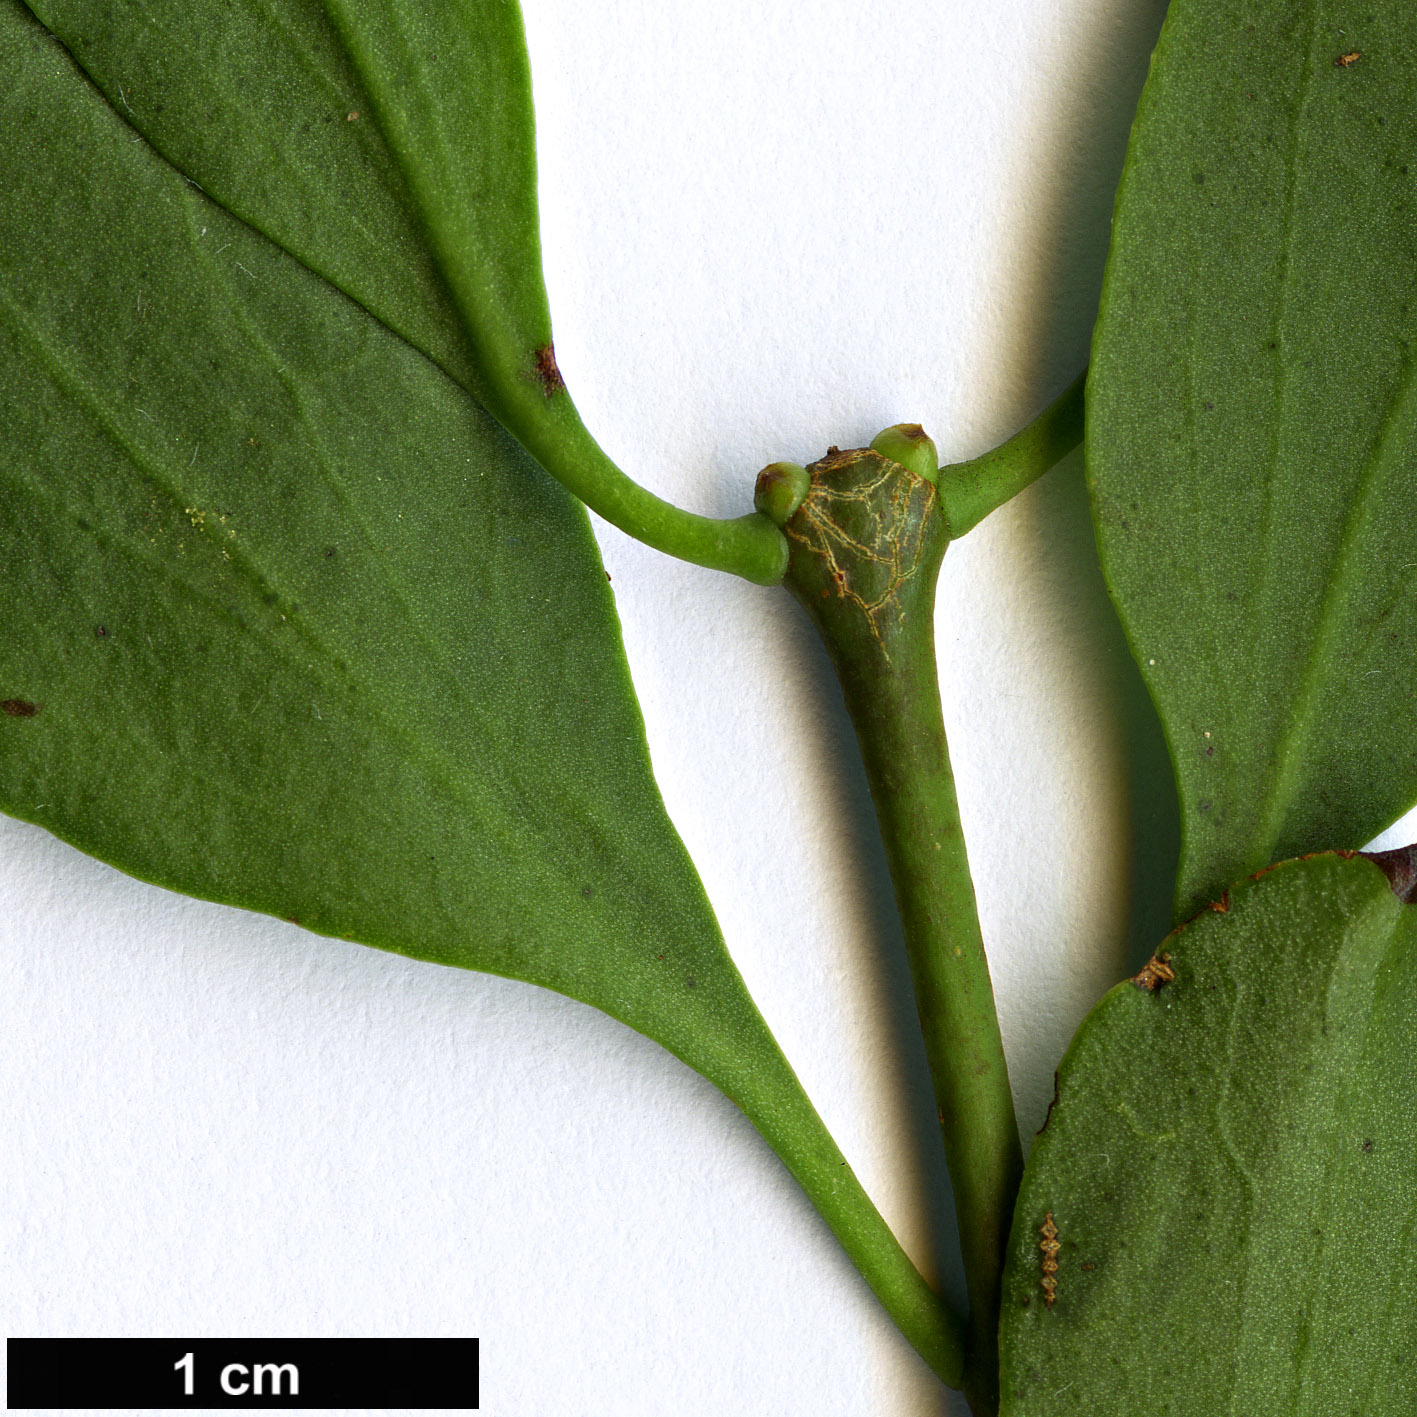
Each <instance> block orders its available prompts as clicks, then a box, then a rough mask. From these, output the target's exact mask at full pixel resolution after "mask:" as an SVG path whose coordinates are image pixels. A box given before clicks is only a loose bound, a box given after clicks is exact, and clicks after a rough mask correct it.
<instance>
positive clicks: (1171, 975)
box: [1132, 950, 1176, 994]
mask: <svg viewBox="0 0 1417 1417" xmlns="http://www.w3.org/2000/svg"><path fill="white" fill-rule="evenodd" d="M1175 977H1176V971H1175V970H1174V969H1173V968H1172V967H1171V956H1170V955H1169V954H1167V953H1166V952H1165V951H1164V950H1162V951H1160V952H1159V953H1157V954H1154V955H1152V957H1151V958H1150V959H1149V960H1147V962H1146V963H1145V964H1144V965H1142V967H1141V971H1140V972H1139V973H1138V974H1135V975H1133V976H1132V983H1133V984H1135V985H1136V986H1137V988H1138V989H1145V990H1146V992H1147V993H1148V994H1154V993H1156V991H1157V990H1158V989H1160V988H1161V987H1162V986H1163V985H1166V984H1169V983H1171V981H1172V980H1173V979H1175Z"/></svg>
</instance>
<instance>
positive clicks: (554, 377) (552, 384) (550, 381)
mask: <svg viewBox="0 0 1417 1417" xmlns="http://www.w3.org/2000/svg"><path fill="white" fill-rule="evenodd" d="M536 379H537V382H538V383H539V384H540V385H541V392H542V393H543V394H545V395H546V397H547V398H550V397H551V396H552V395H553V394H559V393H560V392H561V391H562V390H563V389H564V388H565V387H566V381H565V380H564V379H563V378H562V377H561V371H560V370H559V369H558V368H557V367H556V346H555V345H554V344H544V345H542V346H541V348H540V349H538V350H537V351H536Z"/></svg>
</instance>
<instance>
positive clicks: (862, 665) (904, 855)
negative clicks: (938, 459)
mask: <svg viewBox="0 0 1417 1417" xmlns="http://www.w3.org/2000/svg"><path fill="white" fill-rule="evenodd" d="M809 471H810V473H811V476H812V481H811V486H810V490H809V491H808V493H807V497H806V500H805V501H804V502H803V503H802V505H801V507H800V508H799V509H798V510H797V512H796V513H795V514H794V516H793V517H792V518H791V519H790V520H789V521H788V522H787V524H786V526H785V527H784V530H785V532H786V533H787V537H788V541H789V544H790V546H791V560H790V562H789V568H788V573H787V579H786V584H787V586H788V588H789V589H790V590H791V591H792V592H793V594H794V595H796V596H797V598H798V599H799V600H800V601H801V603H802V604H803V606H804V607H805V608H806V610H807V612H808V614H809V615H810V616H811V618H812V620H813V621H814V623H815V624H816V626H817V628H818V630H819V631H820V632H821V634H822V637H823V639H824V641H825V642H826V646H827V650H828V652H829V653H830V655H831V658H832V661H833V663H834V665H835V667H836V671H837V675H838V677H839V679H840V680H841V685H842V690H843V692H844V694H845V697H846V705H847V709H848V711H849V712H850V715H851V720H852V723H853V725H854V726H855V729H856V736H857V739H858V741H859V742H860V745H861V753H862V757H863V759H864V761H865V766H866V776H867V781H868V782H869V784H870V788H871V797H872V800H873V802H874V803H875V807H876V816H877V819H878V821H879V823H880V827H881V835H882V838H883V839H884V842H885V847H886V855H887V858H888V860H889V863H890V869H891V878H892V880H893V882H894V885H895V894H896V902H897V904H898V906H899V908H900V915H901V923H902V926H903V929H904V934H905V942H906V949H907V952H908V955H909V959H910V968H911V974H912V976H913V979H914V982H915V991H916V1003H917V1007H918V1009H919V1014H920V1023H921V1028H922V1030H923V1033H924V1038H925V1051H926V1056H927V1058H928V1060H929V1064H930V1072H931V1075H932V1078H933V1080H934V1088H935V1098H936V1102H937V1105H938V1107H939V1116H940V1129H941V1133H942V1135H943V1138H944V1145H945V1155H946V1159H947V1161H948V1163H949V1168H950V1178H951V1180H952V1182H953V1185H954V1192H955V1205H956V1212H957V1216H958V1223H959V1234H960V1245H961V1249H962V1251H963V1257H964V1270H965V1278H966V1281H967V1282H968V1285H969V1295H970V1319H969V1352H968V1357H967V1360H966V1372H965V1391H966V1393H967V1394H968V1396H969V1399H970V1403H971V1406H972V1407H973V1409H974V1411H975V1412H976V1413H977V1414H984V1413H992V1412H994V1411H996V1410H997V1405H998V1352H997V1347H998V1344H997V1333H998V1311H999V1285H1000V1275H1001V1271H1002V1268H1003V1258H1004V1247H1005V1244H1006V1242H1007V1240H1008V1230H1009V1222H1010V1219H1011V1216H1012V1212H1013V1202H1014V1196H1015V1194H1016V1192H1017V1190H1018V1183H1019V1178H1020V1176H1021V1175H1022V1171H1023V1157H1022V1152H1021V1149H1020V1147H1019V1138H1018V1127H1017V1123H1016V1122H1015V1119H1014V1105H1013V1094H1012V1092H1011V1091H1010V1088H1009V1079H1008V1069H1007V1065H1006V1063H1005V1061H1004V1052H1003V1044H1002V1041H1001V1039H1000V1035H999V1023H998V1016H997V1014H996V1012H995V1008H994V991H993V986H992V984H991V982H990V979H989V966H988V962H987V960H986V959H985V955H984V945H983V940H982V937H981V935H980V930H979V917H978V912H977V911H976V908H975V902H974V886H973V882H972V881H971V878H970V874H969V861H968V857H967V855H966V852H965V844H964V834H963V831H962V830H961V826H960V820H959V804H958V801H957V798H956V795H955V787H954V778H953V775H952V773H951V771H950V761H949V753H948V750H947V748H946V745H945V733H944V721H943V718H942V715H941V710H940V695H939V684H938V679H937V676H936V667H935V654H934V630H933V612H934V601H935V585H936V581H937V579H938V572H939V566H940V561H941V558H942V557H943V555H944V552H945V547H946V546H947V545H948V543H949V539H950V528H949V527H948V526H947V524H946V521H945V518H944V517H943V515H941V510H940V506H939V500H940V499H939V498H938V497H937V496H936V493H935V489H934V488H933V487H932V486H931V485H930V484H929V483H928V482H926V481H924V480H923V479H921V478H919V477H917V476H916V475H915V474H914V473H912V472H909V471H907V470H906V469H905V468H903V467H901V466H900V465H899V464H897V463H894V462H892V461H890V460H889V459H886V458H884V457H882V456H881V455H880V454H878V453H875V452H872V451H870V450H862V451H855V452H849V453H838V452H835V451H833V452H832V453H831V454H829V455H828V456H827V457H826V458H824V459H823V460H822V461H821V462H819V463H816V464H814V465H813V466H812V468H810V469H809Z"/></svg>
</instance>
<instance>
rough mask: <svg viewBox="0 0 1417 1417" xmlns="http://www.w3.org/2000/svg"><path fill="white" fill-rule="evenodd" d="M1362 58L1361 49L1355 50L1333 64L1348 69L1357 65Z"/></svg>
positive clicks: (1343, 55)
mask: <svg viewBox="0 0 1417 1417" xmlns="http://www.w3.org/2000/svg"><path fill="white" fill-rule="evenodd" d="M1362 57H1363V51H1362V50H1360V49H1355V50H1353V51H1352V53H1350V54H1340V55H1339V56H1338V58H1337V59H1335V60H1334V61H1333V62H1334V63H1335V64H1336V65H1337V66H1338V67H1339V68H1340V69H1347V68H1349V67H1351V66H1352V65H1354V64H1356V63H1357V62H1358V61H1359V60H1360V59H1361V58H1362Z"/></svg>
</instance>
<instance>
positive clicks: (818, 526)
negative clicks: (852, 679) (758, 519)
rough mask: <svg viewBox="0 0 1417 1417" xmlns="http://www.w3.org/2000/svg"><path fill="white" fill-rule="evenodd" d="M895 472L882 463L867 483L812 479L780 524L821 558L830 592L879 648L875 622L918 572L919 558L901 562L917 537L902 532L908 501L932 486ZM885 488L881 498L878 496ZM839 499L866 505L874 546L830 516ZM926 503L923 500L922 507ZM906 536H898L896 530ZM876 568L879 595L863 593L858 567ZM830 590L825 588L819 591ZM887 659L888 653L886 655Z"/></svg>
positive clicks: (881, 642)
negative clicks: (882, 581)
mask: <svg viewBox="0 0 1417 1417" xmlns="http://www.w3.org/2000/svg"><path fill="white" fill-rule="evenodd" d="M900 473H901V470H900V469H899V468H898V467H896V466H895V465H894V464H891V463H883V465H882V466H881V468H880V470H879V471H878V472H877V473H876V475H875V477H873V478H872V479H871V481H869V482H866V483H863V484H861V485H859V486H856V487H835V486H830V485H828V484H827V483H826V482H825V481H824V480H820V479H818V478H815V477H814V478H813V479H812V485H811V487H810V488H809V490H808V492H807V496H806V499H805V500H804V501H803V503H802V505H801V507H799V508H798V509H797V513H796V515H795V516H794V517H793V519H792V520H791V521H790V522H788V524H787V526H786V527H784V531H785V532H786V534H787V535H788V536H789V537H790V538H791V539H792V540H794V541H796V542H798V543H800V544H801V545H802V546H805V547H806V548H807V549H808V550H809V551H810V552H811V553H812V554H813V555H815V556H816V557H817V558H818V559H819V560H821V561H822V562H823V564H824V565H825V567H826V570H827V574H828V576H829V577H830V579H831V583H832V585H833V586H834V587H835V588H836V594H837V595H838V596H839V597H841V598H842V599H843V600H848V601H850V602H851V603H852V604H853V605H855V606H856V607H857V609H859V610H860V611H861V613H862V614H863V615H864V616H865V617H866V623H867V624H868V625H869V626H870V629H871V634H872V637H873V638H874V639H875V641H876V643H877V644H878V645H880V647H881V649H882V651H883V652H884V651H885V640H884V637H883V635H882V632H881V622H882V619H883V618H884V616H885V615H886V613H887V612H888V611H889V610H890V609H891V608H892V607H893V606H894V604H895V602H896V600H897V598H898V596H899V593H900V590H901V587H902V586H904V585H905V583H906V582H907V581H909V580H910V579H911V577H913V576H914V575H915V573H916V571H917V570H919V559H918V556H916V555H911V557H910V560H909V564H908V565H907V564H906V556H905V552H906V549H907V547H908V548H909V549H910V550H911V551H912V552H914V551H915V550H916V547H917V538H916V537H914V536H911V535H909V534H908V529H909V527H910V524H911V521H912V515H911V512H912V508H911V503H912V500H913V499H914V497H915V496H916V494H917V492H918V490H919V489H920V488H924V489H925V490H926V493H927V494H928V498H931V499H933V497H934V495H935V489H934V488H933V487H931V486H930V484H929V483H928V482H924V481H922V480H920V479H917V478H908V477H902V476H901V475H900ZM882 488H885V489H886V496H885V498H881V497H880V496H879V495H878V494H879V493H880V492H881V489H882ZM842 503H846V504H851V505H858V506H861V507H864V508H866V511H867V516H868V517H869V518H870V520H871V522H872V532H873V535H872V540H873V541H874V543H875V545H874V546H868V545H866V544H864V543H863V542H861V541H859V540H858V539H857V538H856V537H854V536H852V535H850V534H849V533H848V532H847V531H846V529H845V528H844V527H843V526H842V524H841V521H840V520H839V519H838V517H837V516H835V515H834V508H835V507H836V506H838V505H840V504H842ZM928 505H929V502H928V500H927V503H926V506H927V507H928ZM902 532H906V533H907V534H905V535H901V534H900V533H902ZM841 553H847V556H848V557H849V560H853V561H855V562H856V563H858V564H857V565H856V566H855V567H852V566H850V564H849V563H848V565H846V566H844V565H843V564H842V554H841ZM865 567H873V568H879V569H881V570H883V571H884V572H885V575H886V585H885V589H884V590H883V591H881V592H880V594H878V595H875V596H869V595H868V593H866V592H865V589H864V586H863V585H862V583H861V577H860V570H861V569H862V568H865ZM821 593H822V594H823V595H828V594H830V587H828V588H827V589H825V590H823V591H822V592H821ZM886 658H887V660H889V658H890V656H889V654H888V653H887V654H886Z"/></svg>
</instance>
